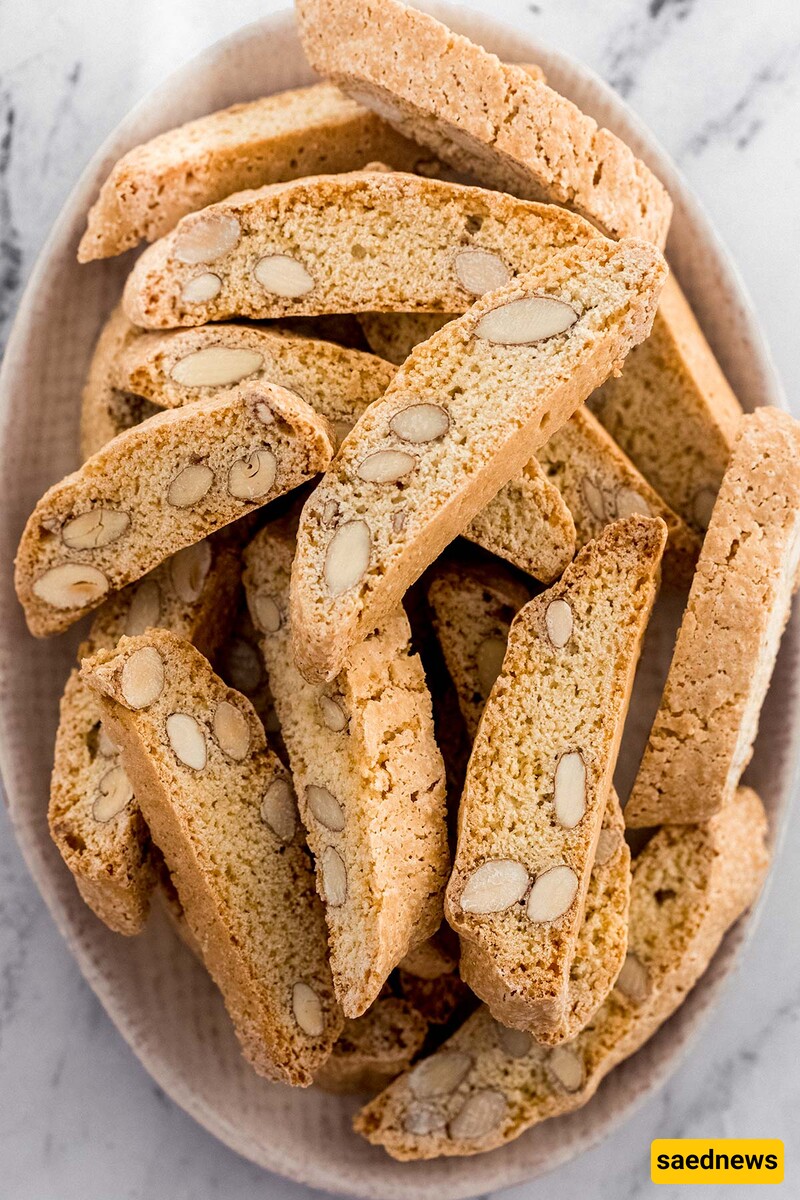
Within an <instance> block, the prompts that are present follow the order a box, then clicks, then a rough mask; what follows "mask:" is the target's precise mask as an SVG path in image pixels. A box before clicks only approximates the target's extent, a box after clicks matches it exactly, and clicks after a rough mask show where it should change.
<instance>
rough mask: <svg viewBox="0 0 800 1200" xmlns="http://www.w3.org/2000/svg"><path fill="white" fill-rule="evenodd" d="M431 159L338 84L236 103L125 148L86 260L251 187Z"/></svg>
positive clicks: (102, 198)
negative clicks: (378, 162)
mask: <svg viewBox="0 0 800 1200" xmlns="http://www.w3.org/2000/svg"><path fill="white" fill-rule="evenodd" d="M429 157H430V156H429V155H426V152H425V151H424V150H421V149H420V148H419V146H416V145H414V144H413V143H412V142H410V141H408V139H407V138H404V137H402V136H401V135H400V134H398V133H396V132H395V131H394V129H393V128H392V127H391V125H389V124H387V123H386V122H385V121H382V120H381V119H380V117H377V116H376V115H375V114H374V113H373V112H371V111H370V110H369V109H366V108H362V106H361V105H360V104H356V103H355V101H353V100H350V99H349V98H348V97H347V96H345V95H343V94H342V93H341V92H340V91H339V89H338V88H337V87H334V85H333V84H331V83H318V84H316V85H315V86H313V87H305V88H297V89H296V90H294V91H288V92H278V93H277V94H276V95H274V96H263V97H262V98H261V99H259V100H253V101H251V102H250V103H247V104H235V105H233V107H232V108H226V109H222V110H221V111H219V112H213V113H209V114H208V116H205V117H200V118H199V119H198V120H196V121H189V122H188V123H187V124H186V125H181V126H179V127H178V128H177V129H170V130H167V132H166V133H162V134H160V135H159V136H158V137H155V138H152V139H151V140H150V141H149V142H145V143H144V144H143V145H141V146H135V147H134V148H133V149H132V150H129V151H128V152H127V154H125V155H123V157H122V158H121V159H120V160H119V162H117V163H115V165H114V166H113V168H112V169H111V173H110V174H109V176H108V178H107V179H106V181H105V182H104V184H103V186H102V187H101V189H100V195H99V196H98V198H97V201H96V202H95V204H94V205H93V206H92V208H91V209H90V211H89V217H88V221H87V227H86V232H85V233H84V235H83V237H82V238H81V243H80V246H79V247H78V261H79V262H89V261H91V260H92V259H95V258H108V257H109V256H110V255H114V254H121V253H122V252H123V251H124V250H129V249H130V248H131V246H135V245H137V243H138V242H140V241H142V240H144V241H147V242H152V241H155V239H156V238H159V237H162V236H163V235H164V234H165V233H168V232H169V230H170V229H172V228H173V227H174V226H175V225H176V224H177V223H178V221H179V220H180V218H181V217H183V216H185V215H186V214H187V213H190V212H195V211H196V210H197V209H200V208H205V207H206V205H208V204H213V203H214V202H215V201H217V200H222V199H224V197H225V196H230V195H231V193H232V192H239V191H242V190H243V189H245V188H254V187H262V186H263V185H264V184H270V183H280V182H281V181H282V180H290V179H297V178H299V177H300V176H301V175H315V174H316V173H317V172H318V171H321V170H325V171H330V172H331V173H335V172H337V171H352V170H355V169H356V168H358V167H363V166H364V165H365V164H366V163H368V162H371V161H374V160H381V161H384V160H385V161H386V162H391V163H392V164H393V165H394V166H395V167H397V168H398V169H400V170H414V169H415V167H416V165H417V163H419V162H420V161H421V160H424V159H426V158H429Z"/></svg>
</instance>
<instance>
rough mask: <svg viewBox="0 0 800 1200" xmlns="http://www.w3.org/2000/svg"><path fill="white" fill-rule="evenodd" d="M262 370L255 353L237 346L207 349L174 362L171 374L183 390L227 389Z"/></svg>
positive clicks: (261, 362)
mask: <svg viewBox="0 0 800 1200" xmlns="http://www.w3.org/2000/svg"><path fill="white" fill-rule="evenodd" d="M263 366H264V356H263V354H259V352H258V351H257V350H248V349H246V348H245V347H236V346H206V347H205V348H204V349H202V350H195V351H194V353H193V354H187V355H186V357H185V358H182V359H180V361H179V362H176V364H175V366H174V367H173V368H172V371H171V372H170V374H171V376H172V378H173V379H174V380H175V382H176V383H180V384H183V386H184V387H230V386H231V385H232V384H234V383H238V382H239V380H240V379H246V378H247V376H248V375H254V374H255V372H256V371H260V370H261V368H262V367H263Z"/></svg>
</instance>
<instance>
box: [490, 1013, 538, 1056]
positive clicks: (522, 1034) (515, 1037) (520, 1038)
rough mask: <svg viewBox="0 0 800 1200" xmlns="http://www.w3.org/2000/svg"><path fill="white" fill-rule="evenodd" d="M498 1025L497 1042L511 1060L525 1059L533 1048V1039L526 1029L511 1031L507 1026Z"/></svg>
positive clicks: (498, 1023) (497, 1023)
mask: <svg viewBox="0 0 800 1200" xmlns="http://www.w3.org/2000/svg"><path fill="white" fill-rule="evenodd" d="M496 1025H497V1040H498V1042H499V1043H500V1045H501V1046H502V1048H503V1050H504V1051H505V1052H506V1054H508V1055H509V1056H510V1057H511V1058H525V1056H526V1055H527V1054H530V1052H531V1050H532V1048H533V1038H532V1037H531V1035H530V1034H529V1033H527V1032H526V1031H525V1030H524V1029H509V1028H508V1026H507V1025H501V1024H500V1022H499V1021H497V1022H496Z"/></svg>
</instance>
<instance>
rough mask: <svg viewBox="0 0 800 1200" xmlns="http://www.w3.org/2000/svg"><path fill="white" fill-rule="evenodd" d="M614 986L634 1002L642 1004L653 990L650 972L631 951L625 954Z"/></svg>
mask: <svg viewBox="0 0 800 1200" xmlns="http://www.w3.org/2000/svg"><path fill="white" fill-rule="evenodd" d="M616 986H617V987H618V988H619V990H620V991H621V992H622V994H623V996H627V997H628V999H629V1000H632V1001H633V1003H634V1004H643V1003H644V1001H645V1000H647V998H648V997H649V995H650V993H651V991H652V990H653V984H652V981H651V979H650V972H649V971H648V969H647V967H646V966H645V965H644V963H643V962H642V961H641V959H639V958H637V957H636V955H635V954H634V953H632V951H628V953H627V954H626V955H625V962H624V963H623V964H622V970H621V971H620V973H619V975H618V976H617V983H616Z"/></svg>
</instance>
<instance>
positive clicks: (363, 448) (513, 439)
mask: <svg viewBox="0 0 800 1200" xmlns="http://www.w3.org/2000/svg"><path fill="white" fill-rule="evenodd" d="M665 271H666V267H665V264H664V260H663V258H662V257H661V255H660V253H659V251H658V250H656V249H655V248H654V247H653V246H651V245H649V244H648V243H646V242H633V241H625V242H620V243H613V242H609V241H606V240H605V239H596V240H595V241H594V242H592V243H591V244H590V245H587V246H578V247H574V248H572V249H570V250H567V251H564V252H561V253H555V252H554V253H552V254H551V255H550V257H549V258H548V261H547V264H546V265H545V266H543V267H542V268H541V269H540V270H538V271H536V272H532V273H531V274H529V275H526V276H521V277H520V278H519V279H517V280H515V281H514V283H512V284H510V285H507V286H506V287H504V288H500V289H498V290H497V291H495V292H490V293H488V294H487V295H486V296H483V297H482V298H481V299H480V300H479V301H477V303H476V304H475V305H473V307H472V308H471V309H470V310H469V312H468V313H466V314H465V315H464V316H463V317H460V318H459V319H458V320H455V321H451V322H450V323H449V324H448V325H447V326H446V327H445V328H444V329H442V330H440V331H439V333H437V334H435V335H434V336H433V337H432V338H430V339H429V340H428V341H427V342H425V343H423V345H421V346H418V347H417V349H416V350H415V351H414V352H413V354H412V355H411V357H410V358H409V359H408V360H407V362H406V363H405V364H404V366H403V367H401V368H400V370H399V371H398V372H397V374H396V376H395V378H394V380H393V381H392V383H391V384H390V386H389V387H388V388H387V390H386V392H385V393H384V396H383V397H382V399H381V400H379V401H377V402H376V403H374V404H372V405H370V408H369V409H368V411H367V412H366V413H365V414H364V416H363V417H362V418H361V420H360V421H359V422H358V424H357V425H356V427H355V429H354V430H353V432H352V433H351V434H350V435H349V437H348V438H346V440H345V442H344V443H343V445H342V446H341V447H340V449H339V452H338V454H337V456H336V458H335V459H334V462H333V463H332V464H331V468H330V469H329V470H328V472H327V473H326V475H325V477H324V479H323V480H322V482H321V483H320V485H319V486H318V487H317V489H316V490H315V492H314V493H313V495H312V496H311V497H310V499H309V501H308V502H307V504H306V506H305V508H304V510H303V515H302V518H301V521H300V529H299V534H298V547H297V556H296V559H295V564H294V569H293V572H292V628H293V638H294V651H295V657H296V659H297V662H298V666H299V667H300V669H301V671H302V672H303V674H305V675H306V676H307V678H309V679H315V680H329V679H333V678H334V677H335V676H336V675H337V674H338V672H339V671H340V670H341V666H342V663H343V662H344V661H345V660H346V658H347V655H348V654H349V652H350V649H351V648H352V646H353V645H355V644H357V643H358V641H359V640H361V639H362V638H363V636H364V634H365V632H366V631H368V630H369V629H371V628H372V627H373V626H374V625H375V623H376V622H379V621H380V620H381V619H382V618H383V617H384V616H385V615H386V614H388V613H389V612H392V611H393V610H394V608H396V606H397V604H398V603H399V602H400V599H401V598H402V596H403V594H404V592H405V591H406V589H407V588H408V587H409V586H410V584H411V583H413V581H414V580H415V579H416V578H418V577H419V575H420V574H421V573H422V571H423V570H424V568H425V567H426V566H428V565H429V564H430V563H431V562H432V561H433V560H434V559H435V558H436V557H437V556H438V555H439V553H440V552H441V551H442V550H443V549H444V547H445V546H446V545H447V544H448V542H450V541H451V540H452V539H453V538H454V537H455V536H456V535H457V534H459V533H460V532H461V531H462V530H463V529H464V527H465V526H466V525H467V524H468V523H469V522H470V521H471V520H472V519H473V518H474V517H475V516H476V515H477V513H478V512H480V510H481V509H482V508H483V507H484V506H485V505H486V503H487V502H488V501H489V500H490V499H491V498H492V497H493V496H495V495H496V494H497V492H498V491H499V489H500V488H501V487H503V486H504V484H506V483H508V481H509V480H511V479H514V478H515V476H517V475H518V474H519V473H520V472H521V471H522V468H523V467H524V465H525V463H526V462H528V461H529V460H530V459H531V457H532V456H533V455H534V453H535V452H536V450H537V449H538V448H539V447H540V446H542V445H543V444H544V443H545V442H546V441H547V440H548V438H549V437H551V436H552V434H553V433H554V432H555V430H556V429H558V428H559V427H560V426H561V425H563V424H564V423H565V421H567V420H568V419H569V418H570V416H572V414H573V412H575V410H576V409H577V408H578V407H579V406H580V405H581V404H582V403H583V401H584V400H585V399H586V396H587V395H588V394H589V393H590V392H591V391H592V389H593V388H594V387H595V386H596V385H597V384H598V383H599V382H600V381H601V380H602V379H605V378H606V377H607V375H608V374H610V373H611V372H612V371H613V370H617V369H619V367H620V366H621V363H622V362H623V360H624V358H625V355H626V353H627V352H628V350H629V349H630V347H631V346H633V345H634V344H636V343H637V342H638V341H640V340H641V339H642V338H644V337H646V336H647V333H648V331H649V329H650V325H651V322H652V318H653V313H654V312H655V307H656V304H657V302H658V294H659V291H660V288H661V285H662V283H663V279H664V274H665Z"/></svg>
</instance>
